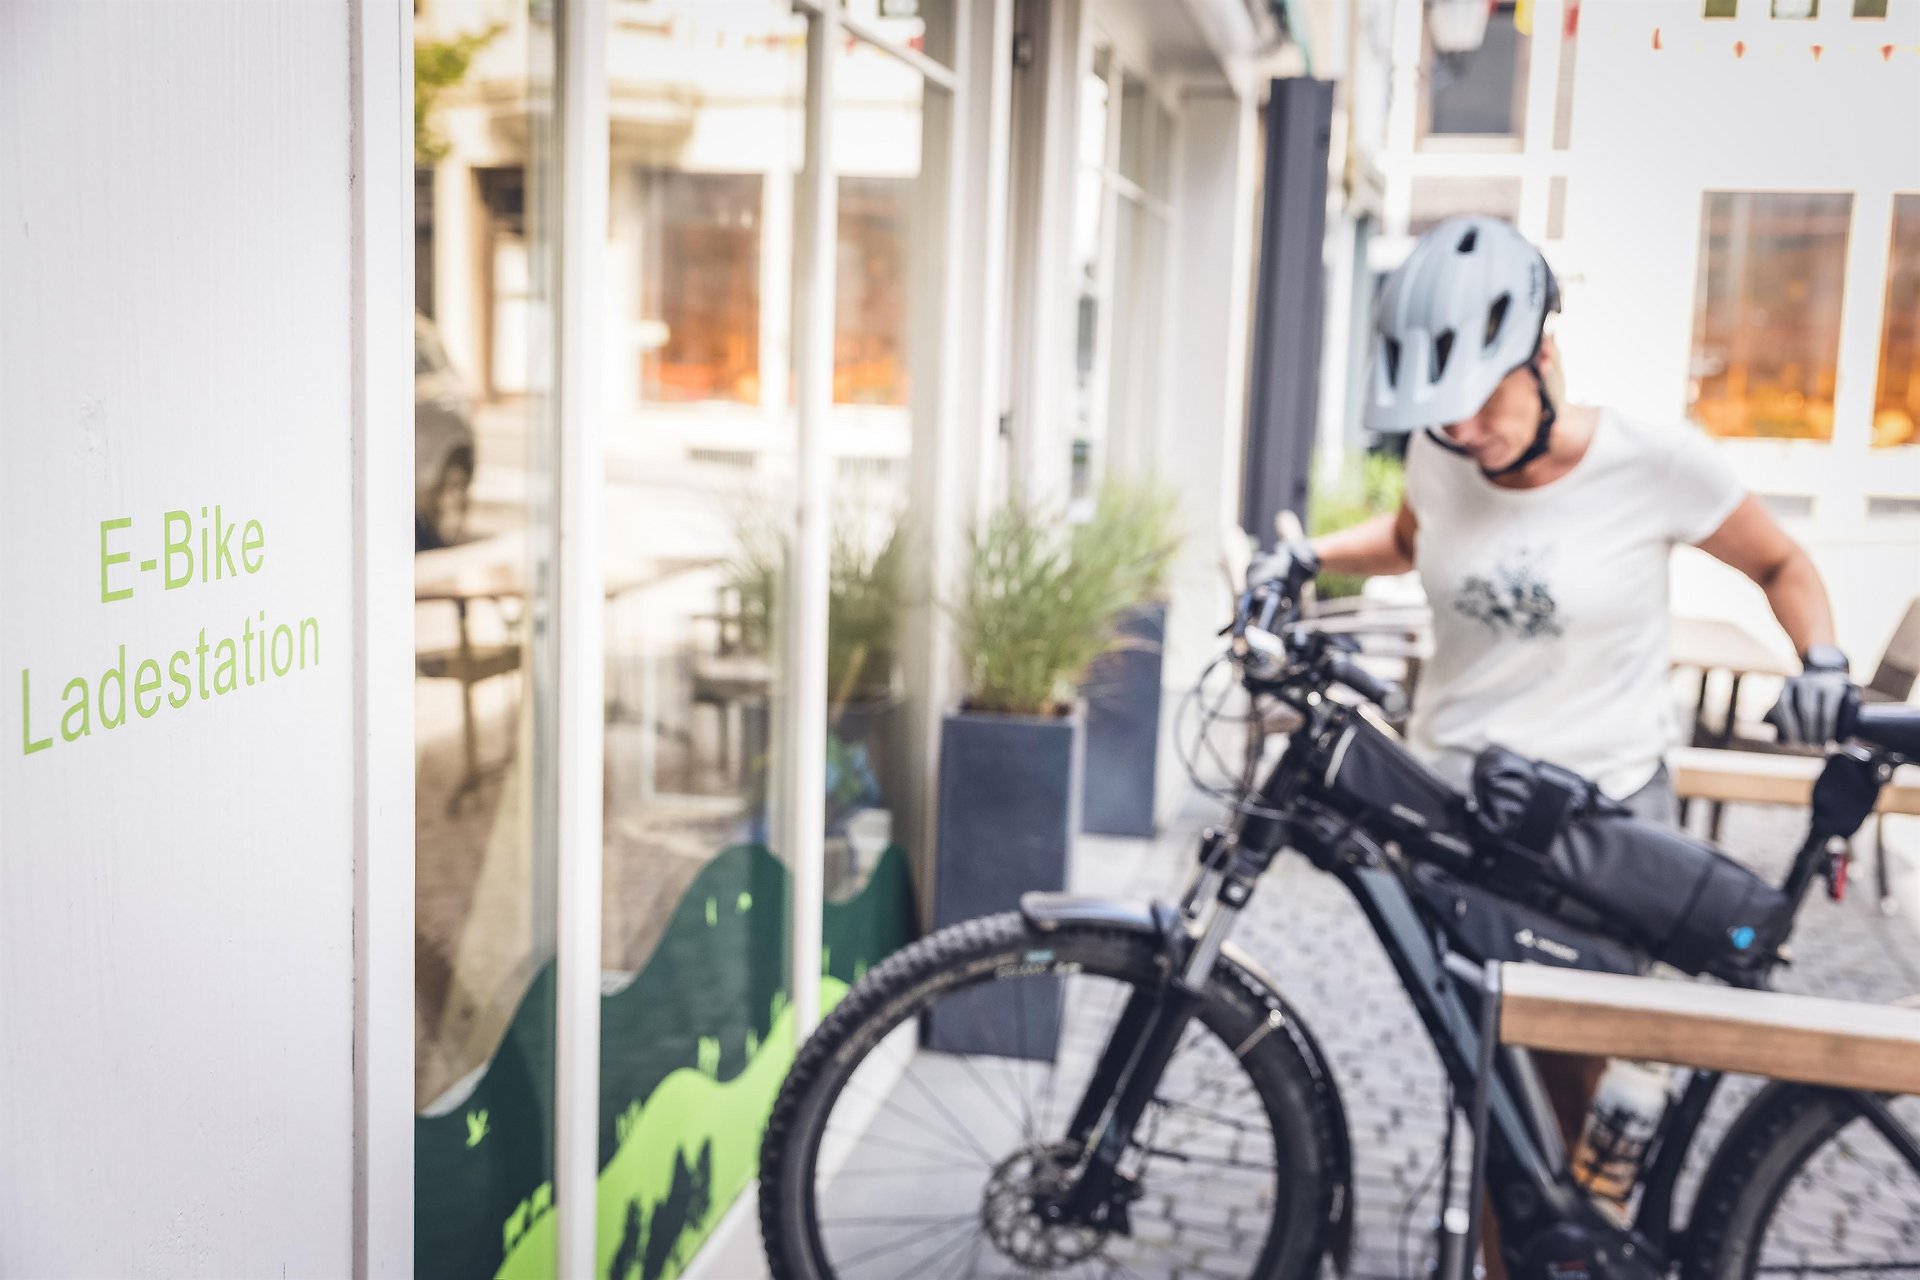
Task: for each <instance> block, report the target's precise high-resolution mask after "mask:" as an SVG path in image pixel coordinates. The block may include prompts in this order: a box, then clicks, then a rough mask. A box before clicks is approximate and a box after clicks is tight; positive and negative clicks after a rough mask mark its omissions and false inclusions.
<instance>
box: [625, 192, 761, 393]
mask: <svg viewBox="0 0 1920 1280" xmlns="http://www.w3.org/2000/svg"><path fill="white" fill-rule="evenodd" d="M640 190H641V201H642V203H641V213H640V217H641V221H642V230H641V242H642V243H643V244H644V245H645V258H644V261H643V264H642V266H641V271H640V282H639V283H640V311H641V315H642V317H643V319H642V321H641V333H640V335H639V338H640V348H641V357H640V368H641V375H640V376H641V395H642V397H643V398H645V399H647V400H657V401H686V400H733V401H737V402H739V403H741V404H757V403H759V401H760V223H761V216H760V190H761V180H760V175H758V174H730V173H729V174H722V173H676V172H674V171H672V170H658V169H656V170H648V171H646V172H645V173H643V174H642V176H641V183H640Z"/></svg>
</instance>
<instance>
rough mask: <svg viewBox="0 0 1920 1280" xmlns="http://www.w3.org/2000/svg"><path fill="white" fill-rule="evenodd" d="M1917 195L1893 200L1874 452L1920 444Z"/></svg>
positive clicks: (1919, 226) (1919, 221)
mask: <svg viewBox="0 0 1920 1280" xmlns="http://www.w3.org/2000/svg"><path fill="white" fill-rule="evenodd" d="M1916 424H1920V195H1903V196H1895V197H1894V201H1893V248H1892V252H1891V254H1890V256H1889V258H1888V260H1887V312H1886V321H1885V328H1884V329H1883V330H1882V331H1881V335H1880V377H1879V381H1878V382H1877V383H1876V384H1875V391H1874V398H1873V444H1874V447H1875V448H1877V449H1890V448H1893V447H1894V446H1896V445H1906V444H1920V425H1916Z"/></svg>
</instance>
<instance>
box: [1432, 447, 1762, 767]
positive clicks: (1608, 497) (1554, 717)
mask: <svg viewBox="0 0 1920 1280" xmlns="http://www.w3.org/2000/svg"><path fill="white" fill-rule="evenodd" d="M1745 496H1746V491H1745V489H1744V488H1743V487H1742V486H1741V484H1740V482H1739V480H1738V479H1736V478H1735V476H1734V474H1733V471H1732V469H1731V468H1729V467H1728V466H1727V464H1726V461H1725V460H1724V459H1723V458H1721V457H1720V455H1719V454H1718V453H1717V452H1715V450H1714V447H1713V444H1712V443H1711V442H1710V441H1709V440H1708V439H1707V437H1706V436H1705V435H1704V434H1703V433H1701V432H1700V431H1699V430H1697V429H1696V428H1693V427H1690V426H1683V425H1674V426H1650V425H1647V424H1644V423H1640V422H1635V421H1632V420H1631V419H1628V418H1625V417H1622V416H1621V415H1620V414H1618V413H1615V412H1613V411H1611V410H1605V409H1603V410H1601V412H1600V418H1599V421H1598V423H1597V424H1596V426H1595V428H1594V434H1593V440H1592V442H1591V443H1590V444H1589V445H1588V446H1587V452H1586V454H1585V456H1583V457H1582V458H1581V459H1580V461H1579V462H1578V463H1576V464H1575V465H1574V467H1573V469H1572V470H1571V471H1569V472H1567V473H1566V474H1565V475H1563V476H1561V477H1560V478H1559V479H1557V480H1555V481H1553V482H1552V483H1550V484H1547V485H1543V486H1541V487H1539V488H1535V489H1504V488H1501V487H1500V486H1498V485H1495V484H1493V483H1491V482H1489V481H1488V480H1487V479H1486V477H1484V476H1483V475H1481V474H1480V469H1479V467H1478V466H1477V465H1476V464H1475V463H1474V462H1473V461H1472V460H1471V459H1469V458H1461V457H1457V456H1455V455H1453V454H1451V453H1448V452H1447V451H1446V450H1444V449H1442V448H1441V447H1440V446H1439V445H1437V444H1435V443H1434V442H1433V441H1432V440H1430V439H1428V438H1427V436H1426V435H1425V433H1421V434H1418V435H1415V436H1414V438H1413V440H1412V442H1411V444H1410V445H1409V447H1408V450H1407V483H1406V498H1407V503H1408V505H1410V506H1411V507H1412V508H1413V514H1414V518H1415V519H1416V521H1417V522H1418V525H1419V533H1418V537H1417V539H1416V542H1415V546H1414V564H1415V567H1416V568H1417V569H1418V570H1419V573H1420V580H1421V584H1422V586H1423V587H1424V588H1425V589H1426V594H1427V600H1428V602H1429V603H1430V604H1431V606H1432V608H1433V647H1434V655H1433V660H1432V662H1431V663H1430V664H1429V665H1428V667H1427V669H1426V670H1425V671H1423V672H1422V673H1421V676H1420V681H1419V685H1418V688H1417V690H1416V692H1415V697H1414V708H1413V715H1412V718H1411V720H1410V722H1409V724H1408V741H1409V745H1410V746H1411V747H1412V748H1413V750H1414V752H1415V753H1416V754H1417V755H1419V756H1421V757H1422V758H1423V759H1425V760H1426V761H1427V762H1428V763H1429V764H1431V765H1433V766H1434V767H1435V768H1436V769H1438V770H1439V771H1440V772H1441V773H1442V774H1444V775H1445V776H1447V777H1449V778H1450V779H1452V780H1453V781H1454V782H1455V783H1456V784H1464V783H1465V782H1466V780H1467V778H1468V777H1469V775H1470V772H1471V767H1472V763H1473V757H1474V756H1475V755H1476V754H1477V753H1478V752H1479V751H1480V749H1481V748H1482V747H1484V746H1486V745H1487V744H1489V743H1499V744H1500V745H1502V746H1505V747H1509V748H1511V749H1513V750H1515V751H1518V752H1520V753H1521V754H1523V755H1526V756H1530V757H1534V758H1537V759H1545V760H1551V761H1553V762H1554V763H1556V764H1559V765H1562V766H1564V767H1566V768H1569V769H1572V770H1574V771H1575V772H1577V773H1580V774H1582V775H1584V776H1586V777H1589V778H1592V779H1593V780H1594V781H1595V782H1597V783H1599V784H1600V788H1601V789H1602V790H1603V791H1605V792H1606V793H1607V794H1609V795H1611V796H1615V797H1625V796H1628V795H1631V794H1632V793H1633V792H1635V791H1637V790H1639V788H1640V787H1642V786H1644V785H1645V784H1646V782H1647V781H1648V780H1649V779H1651V778H1652V777H1653V775H1654V773H1655V772H1656V771H1657V770H1658V769H1659V767H1660V762H1661V758H1662V757H1663V756H1664V755H1665V754H1666V750H1667V747H1668V746H1669V745H1670V744H1671V743H1672V742H1673V740H1674V734H1675V728H1676V726H1675V723H1674V716H1673V707H1672V697H1671V694H1670V693H1669V691H1668V683H1667V670H1668V648H1667V645H1668V640H1667V630H1668V614H1667V564H1668V560H1669V558H1670V555H1671V551H1672V548H1673V545H1674V544H1675V543H1677V542H1685V543H1696V542H1700V541H1702V540H1703V539H1705V538H1707V537H1709V536H1710V535H1712V534H1713V532H1714V531H1715V530H1717V529H1718V528H1719V527H1720V525H1721V524H1722V522H1724V521H1725V520H1726V518H1727V517H1728V516H1729V515H1731V514H1732V513H1733V509H1734V508H1735V507H1736V506H1738V505H1739V504H1740V502H1741V500H1742V499H1743V498H1744V497H1745Z"/></svg>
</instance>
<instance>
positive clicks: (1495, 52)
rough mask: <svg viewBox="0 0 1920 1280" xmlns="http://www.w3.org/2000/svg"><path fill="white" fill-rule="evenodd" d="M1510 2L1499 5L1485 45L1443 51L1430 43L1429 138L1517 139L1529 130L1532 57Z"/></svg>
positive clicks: (1426, 113) (1426, 104) (1426, 117)
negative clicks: (1466, 49) (1528, 83)
mask: <svg viewBox="0 0 1920 1280" xmlns="http://www.w3.org/2000/svg"><path fill="white" fill-rule="evenodd" d="M1514 8H1515V6H1514V5H1513V4H1512V3H1510V2H1505V0H1503V2H1502V3H1499V4H1496V5H1495V6H1494V9H1493V13H1492V15H1491V16H1490V17H1489V18H1488V20H1487V31H1486V36H1485V38H1484V39H1482V40H1481V42H1480V47H1479V48H1477V49H1471V50H1469V51H1467V52H1465V53H1444V54H1443V53H1438V52H1436V51H1435V50H1434V49H1433V46H1432V44H1431V42H1429V43H1428V45H1427V92H1426V95H1425V101H1424V103H1423V106H1424V108H1425V110H1424V113H1423V115H1424V125H1425V128H1424V132H1425V133H1426V134H1427V135H1428V136H1430V137H1442V136H1456V137H1457V136H1466V137H1476V136H1477V137H1488V136H1491V137H1501V138H1518V137H1519V136H1520V135H1521V132H1522V131H1523V130H1524V128H1525V127H1526V101H1527V53H1528V49H1529V46H1530V45H1531V43H1532V42H1531V41H1530V40H1529V39H1528V38H1527V37H1526V36H1525V35H1524V34H1522V33H1521V32H1520V30H1519V29H1518V27H1516V26H1515V24H1514Z"/></svg>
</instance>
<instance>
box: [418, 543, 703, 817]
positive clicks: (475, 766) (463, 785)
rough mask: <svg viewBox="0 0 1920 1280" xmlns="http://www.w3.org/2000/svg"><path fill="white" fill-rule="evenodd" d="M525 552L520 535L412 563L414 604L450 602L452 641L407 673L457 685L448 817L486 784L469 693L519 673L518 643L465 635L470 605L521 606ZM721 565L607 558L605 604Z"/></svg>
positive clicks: (427, 554)
mask: <svg viewBox="0 0 1920 1280" xmlns="http://www.w3.org/2000/svg"><path fill="white" fill-rule="evenodd" d="M530 559H531V550H530V548H529V547H528V545H527V536H526V532H525V531H524V530H518V531H515V532H513V533H503V534H498V535H496V536H494V537H491V538H480V539H476V540H475V541H473V542H463V543H460V544H458V545H456V546H451V547H436V548H434V549H433V550H430V551H422V552H419V553H418V554H416V555H415V556H414V558H413V598H414V601H415V603H417V604H427V603H434V602H444V603H447V604H451V605H452V606H453V608H454V612H455V616H456V618H457V619H458V639H457V642H456V643H455V645H454V647H453V648H451V649H436V650H422V651H418V652H416V653H415V655H414V667H415V670H417V671H418V672H419V673H420V674H421V675H423V676H426V677H428V678H432V679H448V680H457V681H458V682H459V684H460V747H461V763H462V771H461V777H460V782H459V785H458V786H456V787H455V788H454V792H453V795H452V797H451V798H450V799H449V800H448V802H447V812H448V813H455V812H458V811H459V808H460V804H461V802H462V801H463V800H464V799H465V798H466V797H467V796H468V795H469V794H470V793H471V792H472V791H473V790H474V788H476V787H477V786H479V784H480V782H481V781H482V780H483V779H484V778H485V776H486V773H487V770H486V769H485V768H484V767H483V766H482V765H481V763H480V745H479V733H478V727H477V725H476V723H475V717H474V710H473V688H474V686H475V685H477V684H479V683H481V682H482V681H485V680H490V679H492V678H493V677H494V676H498V675H505V674H506V673H507V672H509V671H514V670H518V669H519V667H520V663H521V660H522V652H521V645H520V644H519V642H518V641H509V642H508V643H505V644H493V645H476V644H474V642H473V637H472V634H471V631H470V626H469V623H470V612H471V606H472V604H473V602H474V601H476V600H492V601H495V602H497V603H500V602H506V601H520V600H522V599H524V598H525V596H526V594H527V570H528V567H529V562H530ZM718 563H720V560H719V559H718V558H716V557H712V556H700V557H690V556H633V555H629V554H622V555H619V556H617V557H615V556H609V557H608V565H607V573H606V578H605V594H606V597H607V598H608V599H609V600H611V599H614V598H616V597H618V596H621V595H625V594H627V593H628V592H633V591H641V590H645V589H646V588H649V587H653V586H657V585H659V584H660V583H663V582H665V581H667V580H668V579H670V578H673V577H676V576H678V575H679V574H682V573H686V572H689V571H691V570H694V569H700V568H706V567H709V566H711V565H715V564H718Z"/></svg>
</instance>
